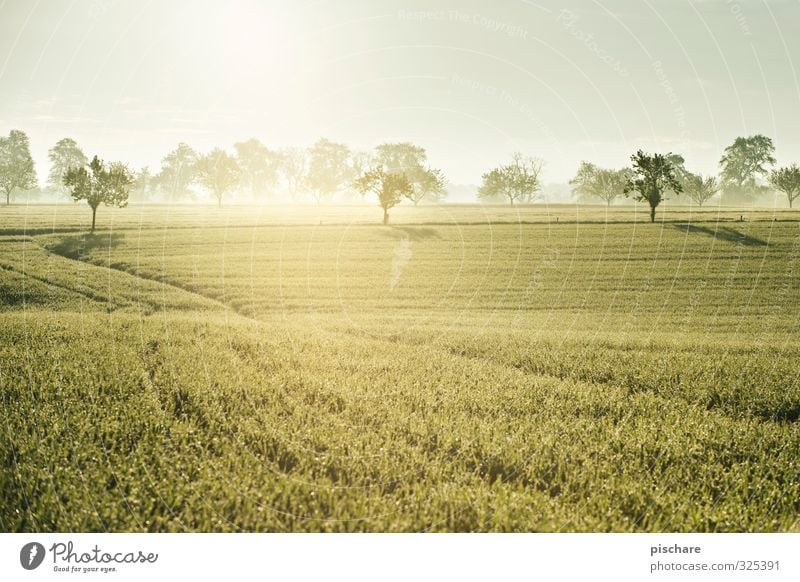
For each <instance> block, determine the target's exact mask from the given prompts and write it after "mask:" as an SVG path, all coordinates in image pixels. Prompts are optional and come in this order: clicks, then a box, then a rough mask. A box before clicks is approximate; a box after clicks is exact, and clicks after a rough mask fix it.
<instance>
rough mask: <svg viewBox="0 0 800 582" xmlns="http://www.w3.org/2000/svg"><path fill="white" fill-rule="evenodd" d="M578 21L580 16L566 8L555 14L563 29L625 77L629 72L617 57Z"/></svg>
mask: <svg viewBox="0 0 800 582" xmlns="http://www.w3.org/2000/svg"><path fill="white" fill-rule="evenodd" d="M579 21H580V16H579V15H577V14H575V13H574V12H573V11H572V10H570V9H568V8H562V9H561V10H560V11H559V13H558V16H556V22H558V23H560V24H561V26H562V27H564V29H565V30H567V32H569V33H570V34H571V35H572V36H573V37H574V38H575V39H577V40H579V41H580V42H582V43H583V44H584V45H585V46H586V48H588V49H589V50H590V51H591V52H593V53H594V54H595V56H596V57H597V58H598V59H600V60H601V61H602V62H603V63H605V64H606V65H608V66H609V67H611V69H612V70H613V71H614V72H615V73H617V74H618V75H619V76H620V77H627V76H628V75H629V74H630V73H629V72H628V69H626V68H625V67H624V66H623V65H622V62H621V61H620V60H619V59H617V58H615V57H614V56H612V55H611V54H610V53H609V52H608V51H606V50H605V49H603V48H602V47H601V46H600V45H599V44H598V42H597V40H595V38H594V33H592V32H586V31H584V30H582V29H581V28H579V27H578V22H579Z"/></svg>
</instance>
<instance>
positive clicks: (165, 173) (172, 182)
mask: <svg viewBox="0 0 800 582" xmlns="http://www.w3.org/2000/svg"><path fill="white" fill-rule="evenodd" d="M197 160H198V155H197V152H196V151H194V150H193V149H192V148H191V147H189V146H188V145H186V144H185V143H179V144H178V147H176V148H175V149H174V150H172V151H171V152H169V153H168V154H167V155H166V156H164V158H163V159H162V160H161V171H160V172H159V173H158V176H156V182H157V183H158V185H159V186H160V187H161V188H162V189H163V190H164V191H165V192H166V193H167V196H168V198H169V199H170V200H177V199H178V198H181V197H183V196H185V195H186V194H191V191H190V190H189V185H190V184H191V183H192V182H194V181H195V179H196V176H195V165H196V164H197Z"/></svg>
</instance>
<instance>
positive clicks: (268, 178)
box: [233, 139, 281, 198]
mask: <svg viewBox="0 0 800 582" xmlns="http://www.w3.org/2000/svg"><path fill="white" fill-rule="evenodd" d="M233 147H234V149H235V150H236V159H237V161H238V163H239V168H241V178H242V183H243V184H244V185H245V186H246V187H247V188H249V190H250V194H251V195H252V196H253V198H255V197H256V196H258V195H259V194H263V193H265V192H266V191H267V190H268V189H269V188H271V187H273V186H274V185H275V183H276V182H277V180H278V170H279V168H280V163H281V157H280V155H279V154H278V153H277V152H274V151H272V150H271V149H269V148H268V147H267V146H265V145H264V144H263V143H261V142H260V141H258V140H257V139H249V140H247V141H243V142H239V143H235V144H233Z"/></svg>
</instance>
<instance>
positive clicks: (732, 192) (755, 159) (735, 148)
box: [719, 135, 775, 199]
mask: <svg viewBox="0 0 800 582" xmlns="http://www.w3.org/2000/svg"><path fill="white" fill-rule="evenodd" d="M774 154H775V146H774V145H773V143H772V140H771V139H770V138H768V137H766V136H763V135H753V136H750V137H737V138H736V139H735V140H734V142H733V144H731V145H729V146H728V147H727V148H725V153H724V154H723V156H722V158H721V159H720V161H719V165H720V178H721V180H722V188H723V190H724V192H725V194H726V195H727V196H730V197H732V198H744V199H747V198H752V197H753V195H754V194H755V193H756V192H757V191H758V185H757V183H756V178H758V177H759V176H761V177H764V176H767V174H768V172H769V170H768V168H767V166H771V165H773V164H775V157H774Z"/></svg>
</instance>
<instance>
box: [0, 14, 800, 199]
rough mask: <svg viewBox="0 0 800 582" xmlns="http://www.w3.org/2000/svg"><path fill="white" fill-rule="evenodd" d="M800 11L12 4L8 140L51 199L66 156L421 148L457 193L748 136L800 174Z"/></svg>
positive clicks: (6, 84)
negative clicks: (22, 137)
mask: <svg viewBox="0 0 800 582" xmlns="http://www.w3.org/2000/svg"><path fill="white" fill-rule="evenodd" d="M798 69H800V1H799V0H694V1H688V0H613V1H612V0H603V1H589V0H580V1H578V0H567V1H566V2H563V1H562V2H556V1H551V0H536V1H527V0H496V1H492V2H489V1H487V0H484V1H480V2H479V1H474V0H459V1H455V0H452V1H448V0H421V1H410V0H398V1H389V0H378V1H366V0H363V1H353V0H337V1H302V0H295V1H284V2H278V1H266V0H264V1H258V0H249V1H248V0H240V1H235V0H234V1H226V2H222V1H219V2H209V1H202V0H201V1H197V0H192V1H189V0H171V1H169V2H159V1H147V0H136V1H129V0H119V1H114V0H110V1H101V0H49V1H41V0H0V132H1V133H2V134H6V133H8V131H9V130H10V129H21V130H23V131H25V132H27V133H28V135H29V136H30V139H31V147H32V152H33V155H34V158H35V160H36V162H37V169H38V173H39V179H40V182H44V180H45V178H46V175H47V167H48V162H47V150H48V149H49V148H50V147H52V145H53V144H54V143H55V142H56V141H57V140H58V139H60V138H62V137H72V138H74V139H75V140H77V141H78V143H79V145H80V146H81V147H82V148H83V149H84V151H85V152H86V153H87V155H89V156H92V155H95V154H97V155H100V157H102V158H104V159H110V160H121V161H125V162H127V163H129V164H130V165H131V166H132V167H135V168H138V167H141V166H149V167H150V168H151V169H157V168H158V167H159V165H160V160H161V158H162V157H163V156H164V155H165V154H166V153H167V152H168V151H169V150H171V149H173V148H174V147H175V146H176V144H177V143H178V142H187V143H189V144H190V145H191V146H193V147H194V148H196V149H198V150H200V151H206V150H209V149H211V148H212V147H217V146H220V147H225V148H228V149H231V148H232V145H233V144H234V143H235V142H237V141H243V140H245V139H248V138H250V137H256V138H258V139H260V140H261V141H263V142H264V143H265V144H267V145H268V146H270V147H282V146H304V145H309V144H311V143H313V142H314V141H316V140H317V139H318V138H320V137H327V138H328V139H332V140H335V141H342V142H345V143H347V144H348V145H350V146H351V147H352V148H353V149H358V150H367V149H370V148H372V147H374V146H375V145H377V144H379V143H381V142H385V141H412V142H415V143H418V144H420V145H422V146H424V147H425V148H426V149H427V151H428V157H429V160H430V162H431V163H432V165H434V166H435V167H439V168H441V169H442V170H443V171H444V173H445V175H446V176H447V177H448V178H449V179H450V181H452V182H454V183H461V184H476V183H479V182H480V177H481V174H482V173H484V172H485V171H487V170H488V169H490V168H491V167H493V166H495V165H497V164H499V163H502V162H503V161H504V160H506V159H507V158H508V157H509V156H510V155H511V153H512V152H515V151H521V152H523V153H524V154H527V155H532V156H536V157H539V158H542V159H543V160H544V162H545V168H544V180H545V182H566V181H567V180H569V178H570V177H571V176H573V175H574V173H575V170H576V169H577V166H578V164H579V162H580V161H581V160H588V161H591V162H594V163H596V164H598V165H601V166H605V167H621V166H624V165H627V163H628V159H629V156H630V155H631V153H633V152H634V151H635V150H636V149H638V148H644V149H645V150H648V151H661V152H668V151H673V152H677V153H680V154H682V155H683V156H684V157H685V158H686V166H687V168H688V169H689V170H691V171H694V172H702V173H716V171H717V163H718V160H719V157H720V155H721V153H722V150H723V149H724V148H725V147H726V146H727V145H729V144H730V143H731V142H732V141H733V139H734V138H735V137H736V136H739V135H752V134H755V133H763V134H765V135H768V136H770V137H772V138H773V140H774V141H775V145H776V149H777V158H778V162H779V163H781V164H787V163H791V162H793V161H798V162H800V114H798V113H799V112H800V81H799V78H800V76H799V75H798Z"/></svg>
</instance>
